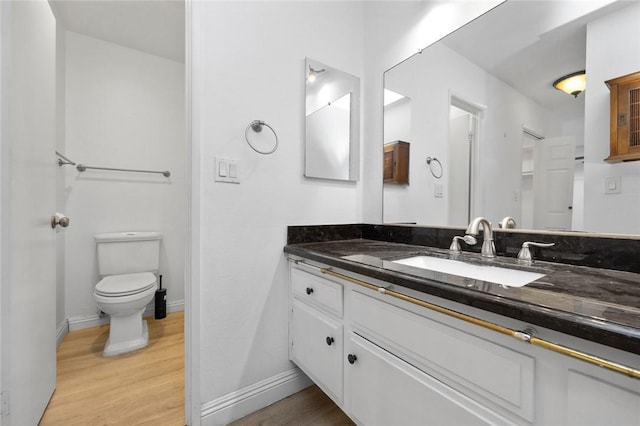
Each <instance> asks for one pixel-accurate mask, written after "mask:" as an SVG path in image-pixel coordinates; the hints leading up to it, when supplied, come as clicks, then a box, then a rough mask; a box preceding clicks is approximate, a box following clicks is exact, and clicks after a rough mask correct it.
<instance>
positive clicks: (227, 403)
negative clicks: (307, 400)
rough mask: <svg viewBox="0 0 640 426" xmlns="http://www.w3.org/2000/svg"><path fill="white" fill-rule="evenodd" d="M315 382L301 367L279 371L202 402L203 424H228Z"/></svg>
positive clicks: (207, 425) (210, 425)
mask: <svg viewBox="0 0 640 426" xmlns="http://www.w3.org/2000/svg"><path fill="white" fill-rule="evenodd" d="M310 385H312V382H311V380H310V379H309V378H308V377H307V376H306V375H305V374H304V373H303V372H302V371H300V369H298V368H292V369H290V370H287V371H285V372H283V373H279V374H276V375H275V376H271V377H269V378H267V379H265V380H261V381H259V382H258V383H254V384H253V385H250V386H247V387H245V388H242V389H239V390H237V391H234V392H231V393H228V394H227V395H224V396H222V397H220V398H217V399H214V400H213V401H209V402H205V403H204V404H202V411H201V413H200V418H201V424H202V425H203V426H218V425H226V424H228V423H231V422H232V421H234V420H238V419H240V418H242V417H244V416H246V415H247V414H251V413H253V412H254V411H257V410H259V409H261V408H264V407H267V406H269V405H271V404H273V403H274V402H277V401H280V400H281V399H283V398H286V397H288V396H290V395H293V394H294V393H296V392H299V391H301V390H303V389H305V388H307V387H309V386H310Z"/></svg>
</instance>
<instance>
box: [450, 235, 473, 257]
mask: <svg viewBox="0 0 640 426" xmlns="http://www.w3.org/2000/svg"><path fill="white" fill-rule="evenodd" d="M458 241H464V242H465V243H467V244H469V245H470V246H472V245H474V244H476V243H477V242H478V240H476V237H474V236H473V235H465V236H464V237H458V236H455V237H453V241H451V245H450V246H449V252H451V253H460V251H461V250H460V243H459V242H458Z"/></svg>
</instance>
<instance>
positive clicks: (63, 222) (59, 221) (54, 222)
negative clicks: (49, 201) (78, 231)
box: [51, 213, 70, 228]
mask: <svg viewBox="0 0 640 426" xmlns="http://www.w3.org/2000/svg"><path fill="white" fill-rule="evenodd" d="M69 222H70V221H69V218H68V217H66V216H65V215H63V214H61V213H56V214H54V215H53V216H51V227H52V228H55V227H56V226H58V225H60V226H61V227H63V228H66V227H67V226H69Z"/></svg>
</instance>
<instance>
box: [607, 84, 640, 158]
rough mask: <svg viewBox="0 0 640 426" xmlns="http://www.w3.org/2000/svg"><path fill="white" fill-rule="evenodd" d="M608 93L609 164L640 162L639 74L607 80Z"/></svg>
mask: <svg viewBox="0 0 640 426" xmlns="http://www.w3.org/2000/svg"><path fill="white" fill-rule="evenodd" d="M605 83H606V84H607V87H608V88H609V91H610V92H611V136H610V138H611V139H610V142H609V143H610V146H609V150H610V154H609V157H607V158H605V161H606V162H608V163H618V162H621V161H637V160H640V72H636V73H633V74H628V75H625V76H622V77H618V78H614V79H611V80H607V81H606V82H605Z"/></svg>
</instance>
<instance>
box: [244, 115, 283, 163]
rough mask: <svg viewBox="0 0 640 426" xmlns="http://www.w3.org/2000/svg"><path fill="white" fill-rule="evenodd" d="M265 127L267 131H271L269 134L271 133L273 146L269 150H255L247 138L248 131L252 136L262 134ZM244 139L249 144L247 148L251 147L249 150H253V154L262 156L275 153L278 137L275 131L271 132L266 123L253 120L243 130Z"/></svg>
mask: <svg viewBox="0 0 640 426" xmlns="http://www.w3.org/2000/svg"><path fill="white" fill-rule="evenodd" d="M265 126H266V127H268V128H269V130H271V133H273V137H274V144H273V147H272V148H271V149H267V150H264V151H263V150H260V149H258V148H256V147H255V146H254V144H253V143H252V142H251V140H250V138H249V135H250V133H249V130H251V131H252V133H253V134H258V133H262V130H263V129H264V127H265ZM244 138H245V140H246V141H247V143H248V144H249V146H250V147H251V149H253V150H254V151H255V152H257V153H259V154H264V155H267V154H273V153H274V152H275V151H276V149H278V135H277V134H276V131H275V130H273V127H271V126H269V125H268V124H267V123H265V122H264V121H262V120H253V121H252V122H251V123H249V125H248V126H247V128H246V129H244Z"/></svg>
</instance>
